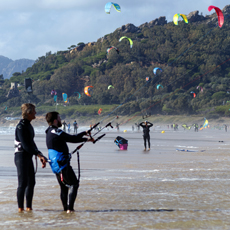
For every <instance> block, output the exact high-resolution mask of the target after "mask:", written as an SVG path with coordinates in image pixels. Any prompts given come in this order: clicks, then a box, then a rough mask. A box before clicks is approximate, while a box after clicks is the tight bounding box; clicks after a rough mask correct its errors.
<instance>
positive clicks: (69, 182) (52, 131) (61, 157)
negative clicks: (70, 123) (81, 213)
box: [46, 112, 94, 213]
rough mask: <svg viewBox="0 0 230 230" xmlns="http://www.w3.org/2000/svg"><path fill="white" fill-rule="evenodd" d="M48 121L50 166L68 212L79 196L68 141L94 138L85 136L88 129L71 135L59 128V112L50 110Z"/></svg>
mask: <svg viewBox="0 0 230 230" xmlns="http://www.w3.org/2000/svg"><path fill="white" fill-rule="evenodd" d="M46 121H47V123H48V125H49V127H48V129H47V130H46V145H47V148H48V153H49V159H50V161H51V162H49V163H50V166H51V169H52V171H53V173H55V174H56V177H57V180H58V183H59V185H60V188H61V195H60V196H61V201H62V205H63V208H64V211H67V213H70V212H73V211H74V202H75V200H76V197H77V191H78V187H79V180H78V179H77V177H76V175H75V172H74V170H73V168H72V167H71V165H70V159H71V156H70V153H69V148H68V146H67V144H66V142H70V143H79V142H86V141H91V142H93V141H94V139H93V138H90V139H88V138H83V136H85V135H88V133H87V131H85V132H81V133H79V134H77V135H70V134H67V133H66V132H64V131H63V130H61V129H59V128H60V127H61V126H62V123H61V118H60V116H59V113H58V112H49V113H47V114H46Z"/></svg>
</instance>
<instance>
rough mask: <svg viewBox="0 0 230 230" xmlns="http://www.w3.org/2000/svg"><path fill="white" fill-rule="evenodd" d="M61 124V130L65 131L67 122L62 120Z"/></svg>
mask: <svg viewBox="0 0 230 230" xmlns="http://www.w3.org/2000/svg"><path fill="white" fill-rule="evenodd" d="M62 126H63V131H64V132H66V126H67V123H66V122H65V121H63V123H62Z"/></svg>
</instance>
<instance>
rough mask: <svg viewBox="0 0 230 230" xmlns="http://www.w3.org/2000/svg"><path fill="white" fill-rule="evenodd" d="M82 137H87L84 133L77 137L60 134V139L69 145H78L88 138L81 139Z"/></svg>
mask: <svg viewBox="0 0 230 230" xmlns="http://www.w3.org/2000/svg"><path fill="white" fill-rule="evenodd" d="M84 135H87V133H86V132H81V133H79V134H77V135H70V134H68V133H65V132H62V133H61V134H60V138H61V139H63V140H64V141H65V142H70V143H79V142H86V141H88V138H83V136H84Z"/></svg>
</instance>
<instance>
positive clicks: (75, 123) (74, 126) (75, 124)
mask: <svg viewBox="0 0 230 230" xmlns="http://www.w3.org/2000/svg"><path fill="white" fill-rule="evenodd" d="M73 132H74V133H76V134H77V122H76V120H75V121H74V123H73Z"/></svg>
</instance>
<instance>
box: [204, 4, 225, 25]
mask: <svg viewBox="0 0 230 230" xmlns="http://www.w3.org/2000/svg"><path fill="white" fill-rule="evenodd" d="M212 9H215V11H216V14H217V16H218V25H219V27H220V28H221V27H222V26H223V24H224V15H223V13H222V11H221V10H220V9H219V8H218V7H216V6H209V7H208V11H211V10H212Z"/></svg>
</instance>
